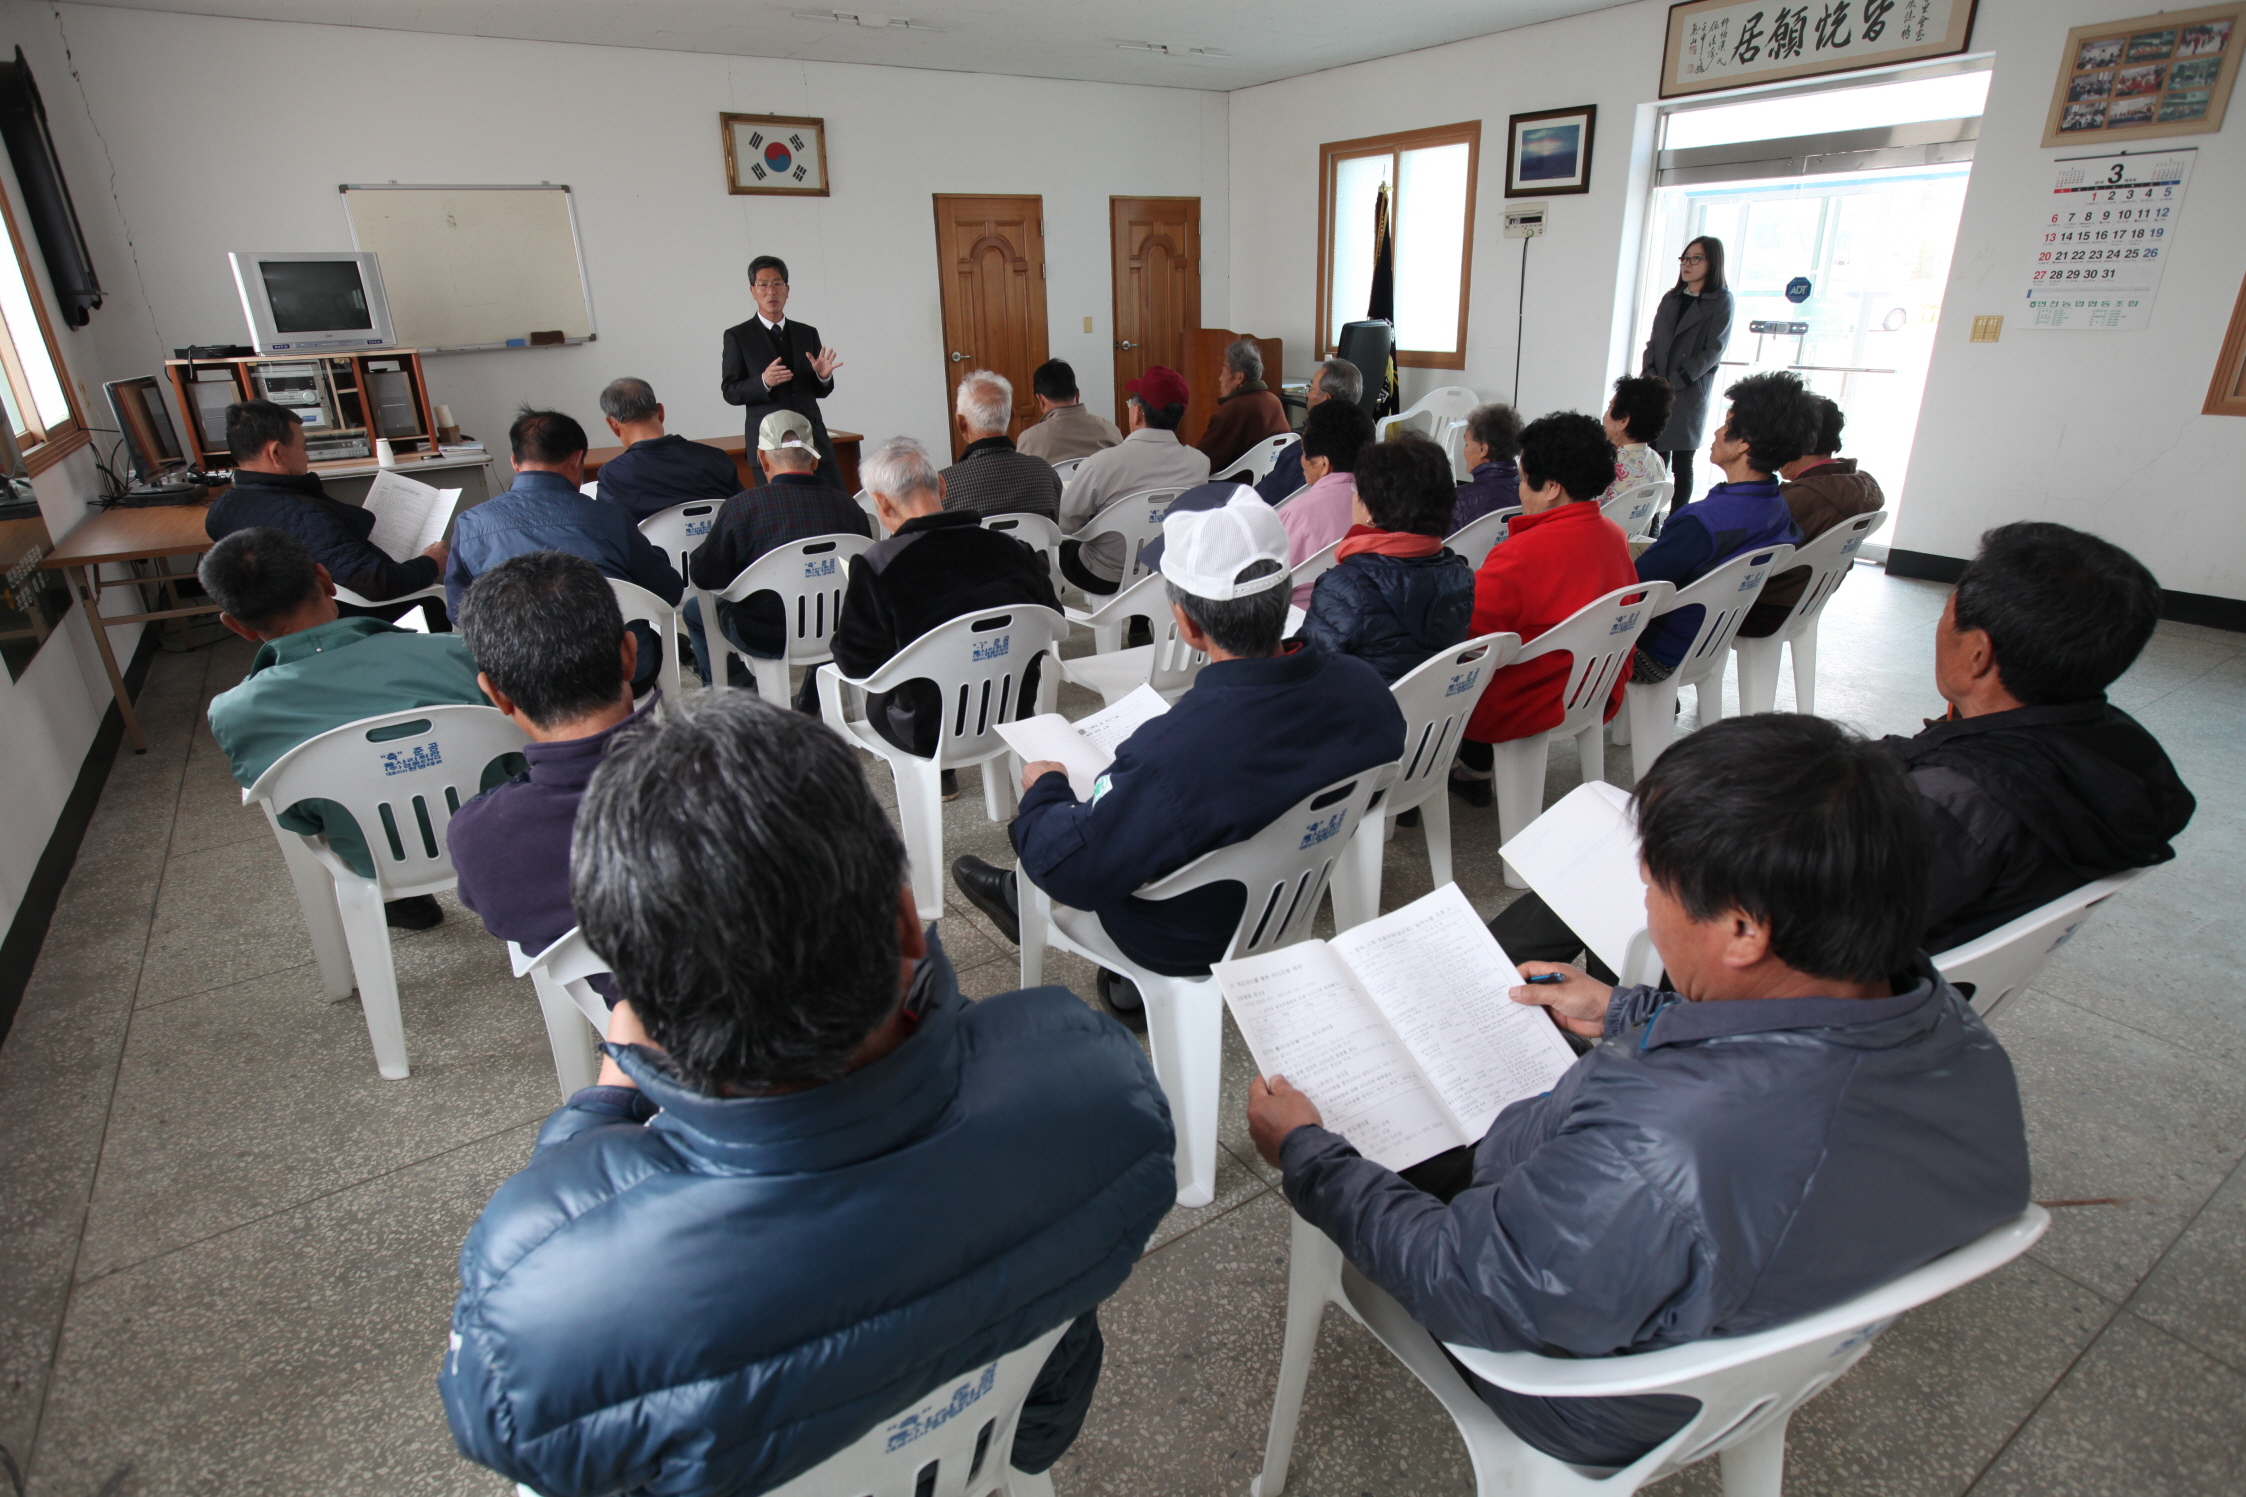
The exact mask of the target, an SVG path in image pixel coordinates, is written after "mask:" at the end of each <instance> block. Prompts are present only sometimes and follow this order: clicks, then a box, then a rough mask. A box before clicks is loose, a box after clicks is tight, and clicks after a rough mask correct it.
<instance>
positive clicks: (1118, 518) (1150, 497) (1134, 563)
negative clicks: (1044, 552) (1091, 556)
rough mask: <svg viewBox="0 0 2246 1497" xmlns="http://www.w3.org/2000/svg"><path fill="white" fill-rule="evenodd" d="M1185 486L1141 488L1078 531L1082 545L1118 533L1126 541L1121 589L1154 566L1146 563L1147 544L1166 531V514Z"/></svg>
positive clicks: (1126, 495)
mask: <svg viewBox="0 0 2246 1497" xmlns="http://www.w3.org/2000/svg"><path fill="white" fill-rule="evenodd" d="M1184 492H1185V490H1184V489H1180V488H1172V489H1140V490H1139V491H1138V492H1137V493H1135V494H1125V495H1124V496H1123V497H1122V498H1120V499H1118V500H1116V501H1115V502H1114V503H1113V504H1110V505H1108V506H1107V507H1106V508H1105V509H1103V510H1101V511H1100V512H1099V513H1098V514H1096V515H1094V516H1092V518H1091V519H1089V520H1086V521H1085V522H1084V528H1083V529H1082V530H1079V531H1078V532H1076V543H1077V546H1078V548H1079V549H1080V550H1081V549H1083V548H1086V547H1089V546H1090V545H1091V544H1092V543H1093V542H1094V541H1096V540H1100V539H1102V538H1104V537H1106V536H1111V535H1112V536H1115V537H1116V538H1117V539H1118V540H1120V541H1121V542H1122V544H1123V575H1122V579H1121V581H1120V583H1119V584H1118V587H1117V591H1121V590H1122V588H1125V587H1129V586H1130V585H1131V584H1132V583H1134V582H1136V581H1138V580H1139V579H1140V578H1141V577H1144V576H1145V575H1146V574H1147V573H1149V572H1151V571H1153V570H1154V569H1153V568H1152V567H1150V566H1148V565H1147V564H1146V548H1147V547H1148V546H1149V545H1150V544H1152V543H1153V541H1154V538H1155V537H1156V536H1158V535H1160V534H1161V533H1162V516H1163V515H1164V514H1166V513H1168V512H1169V508H1170V504H1171V501H1173V500H1175V499H1176V498H1177V497H1178V495H1180V494H1182V493H1184Z"/></svg>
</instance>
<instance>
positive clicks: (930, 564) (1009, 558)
mask: <svg viewBox="0 0 2246 1497" xmlns="http://www.w3.org/2000/svg"><path fill="white" fill-rule="evenodd" d="M1028 461H1030V462H1033V463H1037V465H1038V466H1039V467H1041V468H1043V467H1045V465H1044V464H1043V463H1039V462H1038V461H1037V459H1036V458H1034V457H1033V458H1030V459H1028ZM1051 471H1052V470H1051V469H1050V468H1047V469H1046V472H1048V473H1050V472H1051ZM858 477H859V478H860V479H861V480H862V481H863V482H864V484H865V486H866V492H867V493H869V494H871V495H872V496H873V502H874V508H875V511H876V512H877V513H878V514H879V515H880V517H881V523H882V525H883V527H884V528H885V529H887V530H888V531H889V532H890V535H889V539H887V540H885V541H877V542H875V543H874V545H873V546H872V547H871V548H870V549H868V550H866V551H862V552H860V553H859V554H858V555H857V556H854V557H852V558H851V560H850V585H849V588H848V590H847V591H846V592H844V593H843V595H842V615H841V617H840V618H839V619H838V620H837V621H836V623H835V630H834V641H833V643H834V658H835V663H836V664H837V665H839V666H841V667H842V672H843V674H844V675H846V676H853V677H858V678H863V677H866V676H870V675H872V674H873V673H874V672H875V671H876V670H879V669H880V668H881V667H882V666H883V665H885V664H887V663H888V660H889V657H890V656H892V655H894V654H896V653H897V652H898V651H899V650H901V649H903V648H904V647H905V646H906V645H909V644H911V643H912V642H913V641H914V640H916V639H918V638H920V636H921V635H923V634H926V633H927V632H928V631H929V630H931V629H933V628H935V627H936V626H937V625H938V624H944V623H949V622H950V621H951V620H953V619H955V618H958V617H959V616H960V615H962V614H969V613H989V612H991V611H992V610H994V609H1001V608H1011V607H1018V606H1020V605H1021V604H1024V603H1036V604H1040V605H1042V606H1044V607H1046V608H1052V609H1058V608H1059V607H1060V606H1061V602H1060V599H1059V598H1057V597H1055V596H1054V595H1053V582H1052V578H1051V576H1050V575H1049V574H1048V573H1047V572H1046V569H1045V558H1044V557H1042V556H1040V555H1039V554H1038V553H1037V552H1035V551H1033V550H1031V549H1030V548H1029V547H1028V546H1025V545H1023V544H1022V543H1021V542H1020V541H1017V540H1015V539H1014V538H1013V537H1012V536H1010V535H1007V534H1005V533H1004V532H1002V531H997V530H985V529H983V525H982V517H981V516H980V515H977V514H975V513H974V512H973V511H971V510H955V509H951V508H949V507H948V506H947V503H946V499H947V494H946V490H947V488H948V485H947V484H946V483H945V481H944V478H943V475H941V474H939V473H938V472H937V471H936V465H935V464H934V463H932V462H931V461H929V458H928V449H927V448H925V447H923V446H921V445H920V444H919V443H918V442H915V441H914V440H913V439H912V438H910V437H895V438H892V439H891V440H889V441H887V442H884V443H882V444H881V445H880V446H879V447H877V448H875V449H874V450H873V451H872V452H871V453H869V454H868V455H867V456H866V458H865V460H864V461H863V462H861V463H860V464H859V465H858ZM1035 669H1036V668H1035V666H1034V665H1033V666H1032V667H1031V670H1030V672H1029V673H1025V675H1024V677H1023V681H1022V695H1023V697H1025V698H1028V697H1030V696H1032V695H1033V694H1034V693H1035V691H1036V689H1037V681H1036V676H1035ZM868 716H869V717H870V718H871V719H872V721H873V726H874V730H875V731H876V732H878V733H880V734H881V736H882V737H884V738H886V739H888V740H889V741H890V742H891V743H894V744H895V745H897V747H899V748H901V749H904V750H906V751H907V752H908V753H914V754H922V755H927V754H933V753H934V752H935V751H936V729H937V724H938V722H939V721H940V720H941V719H942V716H943V701H942V699H941V698H940V697H939V696H938V695H937V692H936V685H935V683H934V682H932V681H907V682H906V683H905V684H904V685H902V686H900V687H899V688H898V689H897V690H895V691H892V692H885V693H883V694H881V695H879V696H876V697H875V698H874V699H873V701H872V702H871V703H870V704H869V706H868ZM945 780H946V784H945V786H944V789H945V793H946V794H947V795H948V794H951V793H953V792H952V787H951V785H950V783H949V781H950V775H949V774H948V773H947V774H946V776H945Z"/></svg>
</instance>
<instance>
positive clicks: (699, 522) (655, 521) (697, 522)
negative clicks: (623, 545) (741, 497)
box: [639, 499, 725, 578]
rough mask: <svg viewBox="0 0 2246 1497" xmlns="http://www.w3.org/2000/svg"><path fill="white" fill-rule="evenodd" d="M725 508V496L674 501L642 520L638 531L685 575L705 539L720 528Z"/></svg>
mask: <svg viewBox="0 0 2246 1497" xmlns="http://www.w3.org/2000/svg"><path fill="white" fill-rule="evenodd" d="M723 508H725V501H724V500H723V499H692V500H689V501H688V502H686V503H685V504H674V505H672V506H671V507H670V508H669V509H659V510H657V511H656V512H655V513H654V514H651V515H649V516H648V517H647V518H646V519H644V520H642V521H640V522H639V533H640V534H641V535H644V536H646V537H647V540H648V544H650V545H652V546H653V547H654V548H655V549H656V550H658V551H660V552H662V553H663V555H664V557H665V558H666V559H667V560H669V562H670V564H671V565H672V566H673V567H675V568H677V569H678V574H679V576H680V577H681V578H684V577H685V576H686V564H687V561H688V560H689V559H690V558H691V557H692V556H693V555H694V553H695V552H697V551H699V550H701V549H702V542H704V541H706V540H708V539H709V538H710V532H711V531H712V530H715V529H716V528H717V512H718V511H719V510H721V509H723Z"/></svg>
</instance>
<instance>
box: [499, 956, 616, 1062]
mask: <svg viewBox="0 0 2246 1497" xmlns="http://www.w3.org/2000/svg"><path fill="white" fill-rule="evenodd" d="M507 959H508V960H509V961H510V962H512V963H513V964H514V968H515V975H516V976H517V977H527V978H529V979H530V985H531V988H532V990H533V991H535V992H536V993H537V994H538V1012H539V1014H540V1016H541V1017H542V1018H544V1019H545V1021H546V1043H547V1045H548V1046H549V1047H551V1048H552V1050H553V1052H554V1079H555V1080H556V1081H558V1082H560V1083H561V1094H562V1100H563V1101H565V1102H566V1101H568V1100H569V1099H570V1098H571V1097H574V1096H575V1095H577V1093H578V1092H580V1091H582V1090H583V1089H584V1088H586V1087H588V1086H591V1085H592V1084H593V1082H594V1080H595V1079H596V1078H597V1077H598V1076H599V1075H600V1059H599V1052H598V1051H596V1050H595V1049H594V1048H593V1046H594V1042H595V1041H597V1040H599V1039H601V1038H603V1037H605V1036H606V1035H607V1033H608V1004H607V1003H606V1002H605V1001H603V1000H602V998H601V995H600V994H598V993H596V992H594V991H593V987H592V984H591V983H590V982H588V981H587V980H586V979H588V978H592V977H598V976H600V975H601V974H602V973H604V972H606V971H607V970H608V963H606V962H604V961H602V960H601V959H600V958H599V957H598V956H597V955H595V954H594V952H593V948H592V947H590V946H588V945H586V944H585V933H584V932H583V931H582V930H578V929H575V928H572V929H571V930H570V931H569V932H568V933H567V934H566V935H563V936H561V937H559V938H557V939H556V940H555V942H554V944H553V945H551V946H548V947H547V948H546V949H545V950H544V951H541V952H539V953H538V954H537V955H535V956H533V955H531V954H530V953H528V952H525V951H524V950H523V949H522V947H520V946H518V945H516V944H515V943H514V942H513V941H509V942H508V943H507ZM588 1024H590V1025H591V1026H592V1033H591V1034H590V1035H588V1034H586V1032H585V1026H586V1025H588Z"/></svg>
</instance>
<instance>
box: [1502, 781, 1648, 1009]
mask: <svg viewBox="0 0 2246 1497" xmlns="http://www.w3.org/2000/svg"><path fill="white" fill-rule="evenodd" d="M1499 851H1501V852H1502V853H1504V855H1505V861H1507V862H1508V863H1511V864H1512V865H1513V868H1514V871H1516V872H1517V873H1519V874H1520V875H1521V877H1522V878H1523V879H1525V880H1527V881H1528V886H1529V887H1530V888H1531V889H1534V890H1535V891H1536V892H1537V894H1538V896H1539V897H1541V898H1542V899H1543V901H1544V902H1545V903H1546V904H1548V905H1550V906H1551V907H1552V913H1553V914H1555V915H1557V916H1559V917H1560V918H1561V919H1562V920H1564V921H1566V922H1567V927H1568V929H1569V930H1572V931H1574V932H1575V933H1576V935H1578V936H1580V937H1581V938H1582V940H1583V944H1584V945H1586V946H1588V947H1590V948H1591V950H1592V952H1593V953H1595V954H1596V955H1597V956H1598V958H1599V960H1600V961H1602V962H1605V963H1606V964H1607V965H1608V966H1609V967H1611V968H1613V969H1614V970H1615V972H1617V973H1618V974H1620V975H1621V977H1622V980H1623V981H1625V982H1628V981H1630V980H1631V973H1630V971H1629V957H1630V948H1631V945H1632V943H1633V942H1634V941H1637V940H1638V939H1639V938H1640V937H1642V936H1644V934H1645V928H1646V897H1645V896H1646V891H1645V884H1644V882H1643V881H1642V880H1641V879H1640V878H1639V877H1638V823H1637V820H1636V818H1635V817H1633V816H1632V815H1631V813H1630V792H1628V791H1627V790H1618V789H1616V788H1615V787H1614V786H1612V785H1609V784H1607V783H1606V782H1605V781H1604V780H1593V781H1592V782H1591V783H1590V784H1588V785H1578V786H1576V788H1575V789H1573V790H1570V791H1569V792H1568V793H1567V794H1566V795H1564V796H1562V797H1561V798H1560V799H1559V800H1558V801H1557V802H1555V803H1554V804H1553V806H1552V809H1551V810H1549V811H1546V812H1545V813H1544V814H1543V815H1542V816H1539V817H1537V818H1536V820H1534V821H1532V822H1530V823H1529V824H1528V825H1527V826H1525V827H1523V828H1522V829H1521V831H1520V833H1519V834H1518V835H1517V836H1515V837H1514V838H1513V840H1512V841H1510V842H1508V843H1506V844H1505V846H1504V847H1502V848H1500V849H1499ZM1651 979H1652V974H1651V973H1647V974H1644V975H1643V980H1646V981H1650V980H1651Z"/></svg>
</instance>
